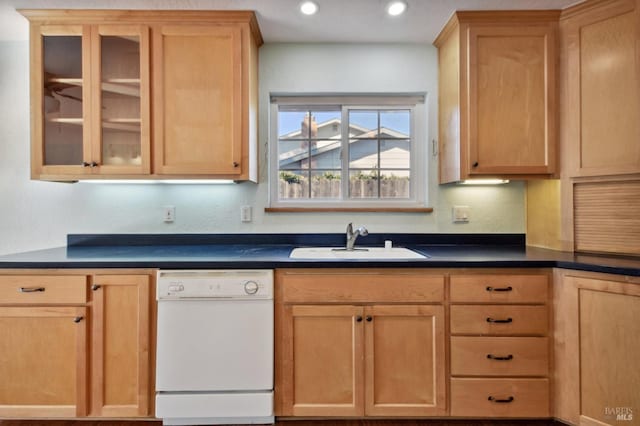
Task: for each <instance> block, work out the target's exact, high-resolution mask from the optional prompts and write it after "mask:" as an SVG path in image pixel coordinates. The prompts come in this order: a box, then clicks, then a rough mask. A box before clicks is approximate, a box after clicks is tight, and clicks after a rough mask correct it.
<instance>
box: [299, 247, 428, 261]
mask: <svg viewBox="0 0 640 426" xmlns="http://www.w3.org/2000/svg"><path fill="white" fill-rule="evenodd" d="M289 258H291V259H378V260H385V259H386V260H394V259H426V258H427V257H426V256H423V255H422V254H420V253H416V252H415V251H413V250H409V249H408V248H404V247H391V248H384V247H361V248H356V249H354V250H345V249H344V248H341V247H298V248H295V249H293V250H292V251H291V254H290V255H289Z"/></svg>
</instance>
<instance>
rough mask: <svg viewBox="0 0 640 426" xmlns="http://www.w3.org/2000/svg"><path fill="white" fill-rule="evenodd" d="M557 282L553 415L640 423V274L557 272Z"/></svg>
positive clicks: (586, 422) (593, 422)
mask: <svg viewBox="0 0 640 426" xmlns="http://www.w3.org/2000/svg"><path fill="white" fill-rule="evenodd" d="M558 278H559V279H558V280H556V282H555V283H554V307H555V318H554V323H555V324H554V340H555V348H554V369H555V378H554V381H553V382H554V383H553V386H554V389H553V395H554V398H555V401H554V403H553V406H554V417H556V418H558V419H560V420H562V421H564V422H566V423H569V424H581V425H600V426H602V425H606V424H610V425H622V424H637V423H638V407H640V392H639V391H638V390H639V389H640V368H638V353H640V323H639V322H638V318H639V316H640V285H639V284H640V277H631V276H621V275H604V274H595V273H587V272H578V271H563V272H558Z"/></svg>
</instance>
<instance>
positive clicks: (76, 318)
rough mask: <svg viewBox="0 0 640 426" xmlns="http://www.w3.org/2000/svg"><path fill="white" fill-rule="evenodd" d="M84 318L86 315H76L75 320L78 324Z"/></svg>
mask: <svg viewBox="0 0 640 426" xmlns="http://www.w3.org/2000/svg"><path fill="white" fill-rule="evenodd" d="M83 319H84V317H75V318H74V319H73V322H75V323H76V324H77V323H79V322H80V321H82V320H83Z"/></svg>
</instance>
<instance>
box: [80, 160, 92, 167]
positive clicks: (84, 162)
mask: <svg viewBox="0 0 640 426" xmlns="http://www.w3.org/2000/svg"><path fill="white" fill-rule="evenodd" d="M90 165H91V163H87V162H86V161H83V162H82V167H89V166H90Z"/></svg>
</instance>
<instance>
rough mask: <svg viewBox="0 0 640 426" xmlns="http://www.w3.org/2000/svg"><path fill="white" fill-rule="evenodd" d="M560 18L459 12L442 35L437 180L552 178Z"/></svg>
mask: <svg viewBox="0 0 640 426" xmlns="http://www.w3.org/2000/svg"><path fill="white" fill-rule="evenodd" d="M559 13H560V12H559V11H519V12H493V11H492V12H456V13H455V14H454V16H453V17H452V18H451V20H450V21H449V23H448V24H447V25H446V26H445V28H444V29H443V30H442V32H441V33H440V35H439V36H438V38H437V39H436V41H435V43H434V44H435V45H436V47H438V54H439V77H438V81H439V105H438V106H439V129H440V130H439V156H440V183H448V182H455V181H460V180H464V179H470V178H482V177H489V176H492V177H509V178H516V179H517V178H520V179H524V178H531V177H551V176H553V175H554V174H555V173H556V144H557V137H556V131H557V130H556V129H557V96H556V92H557V85H556V74H557V70H556V69H557V46H556V45H557V27H558V24H557V22H558V17H559Z"/></svg>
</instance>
